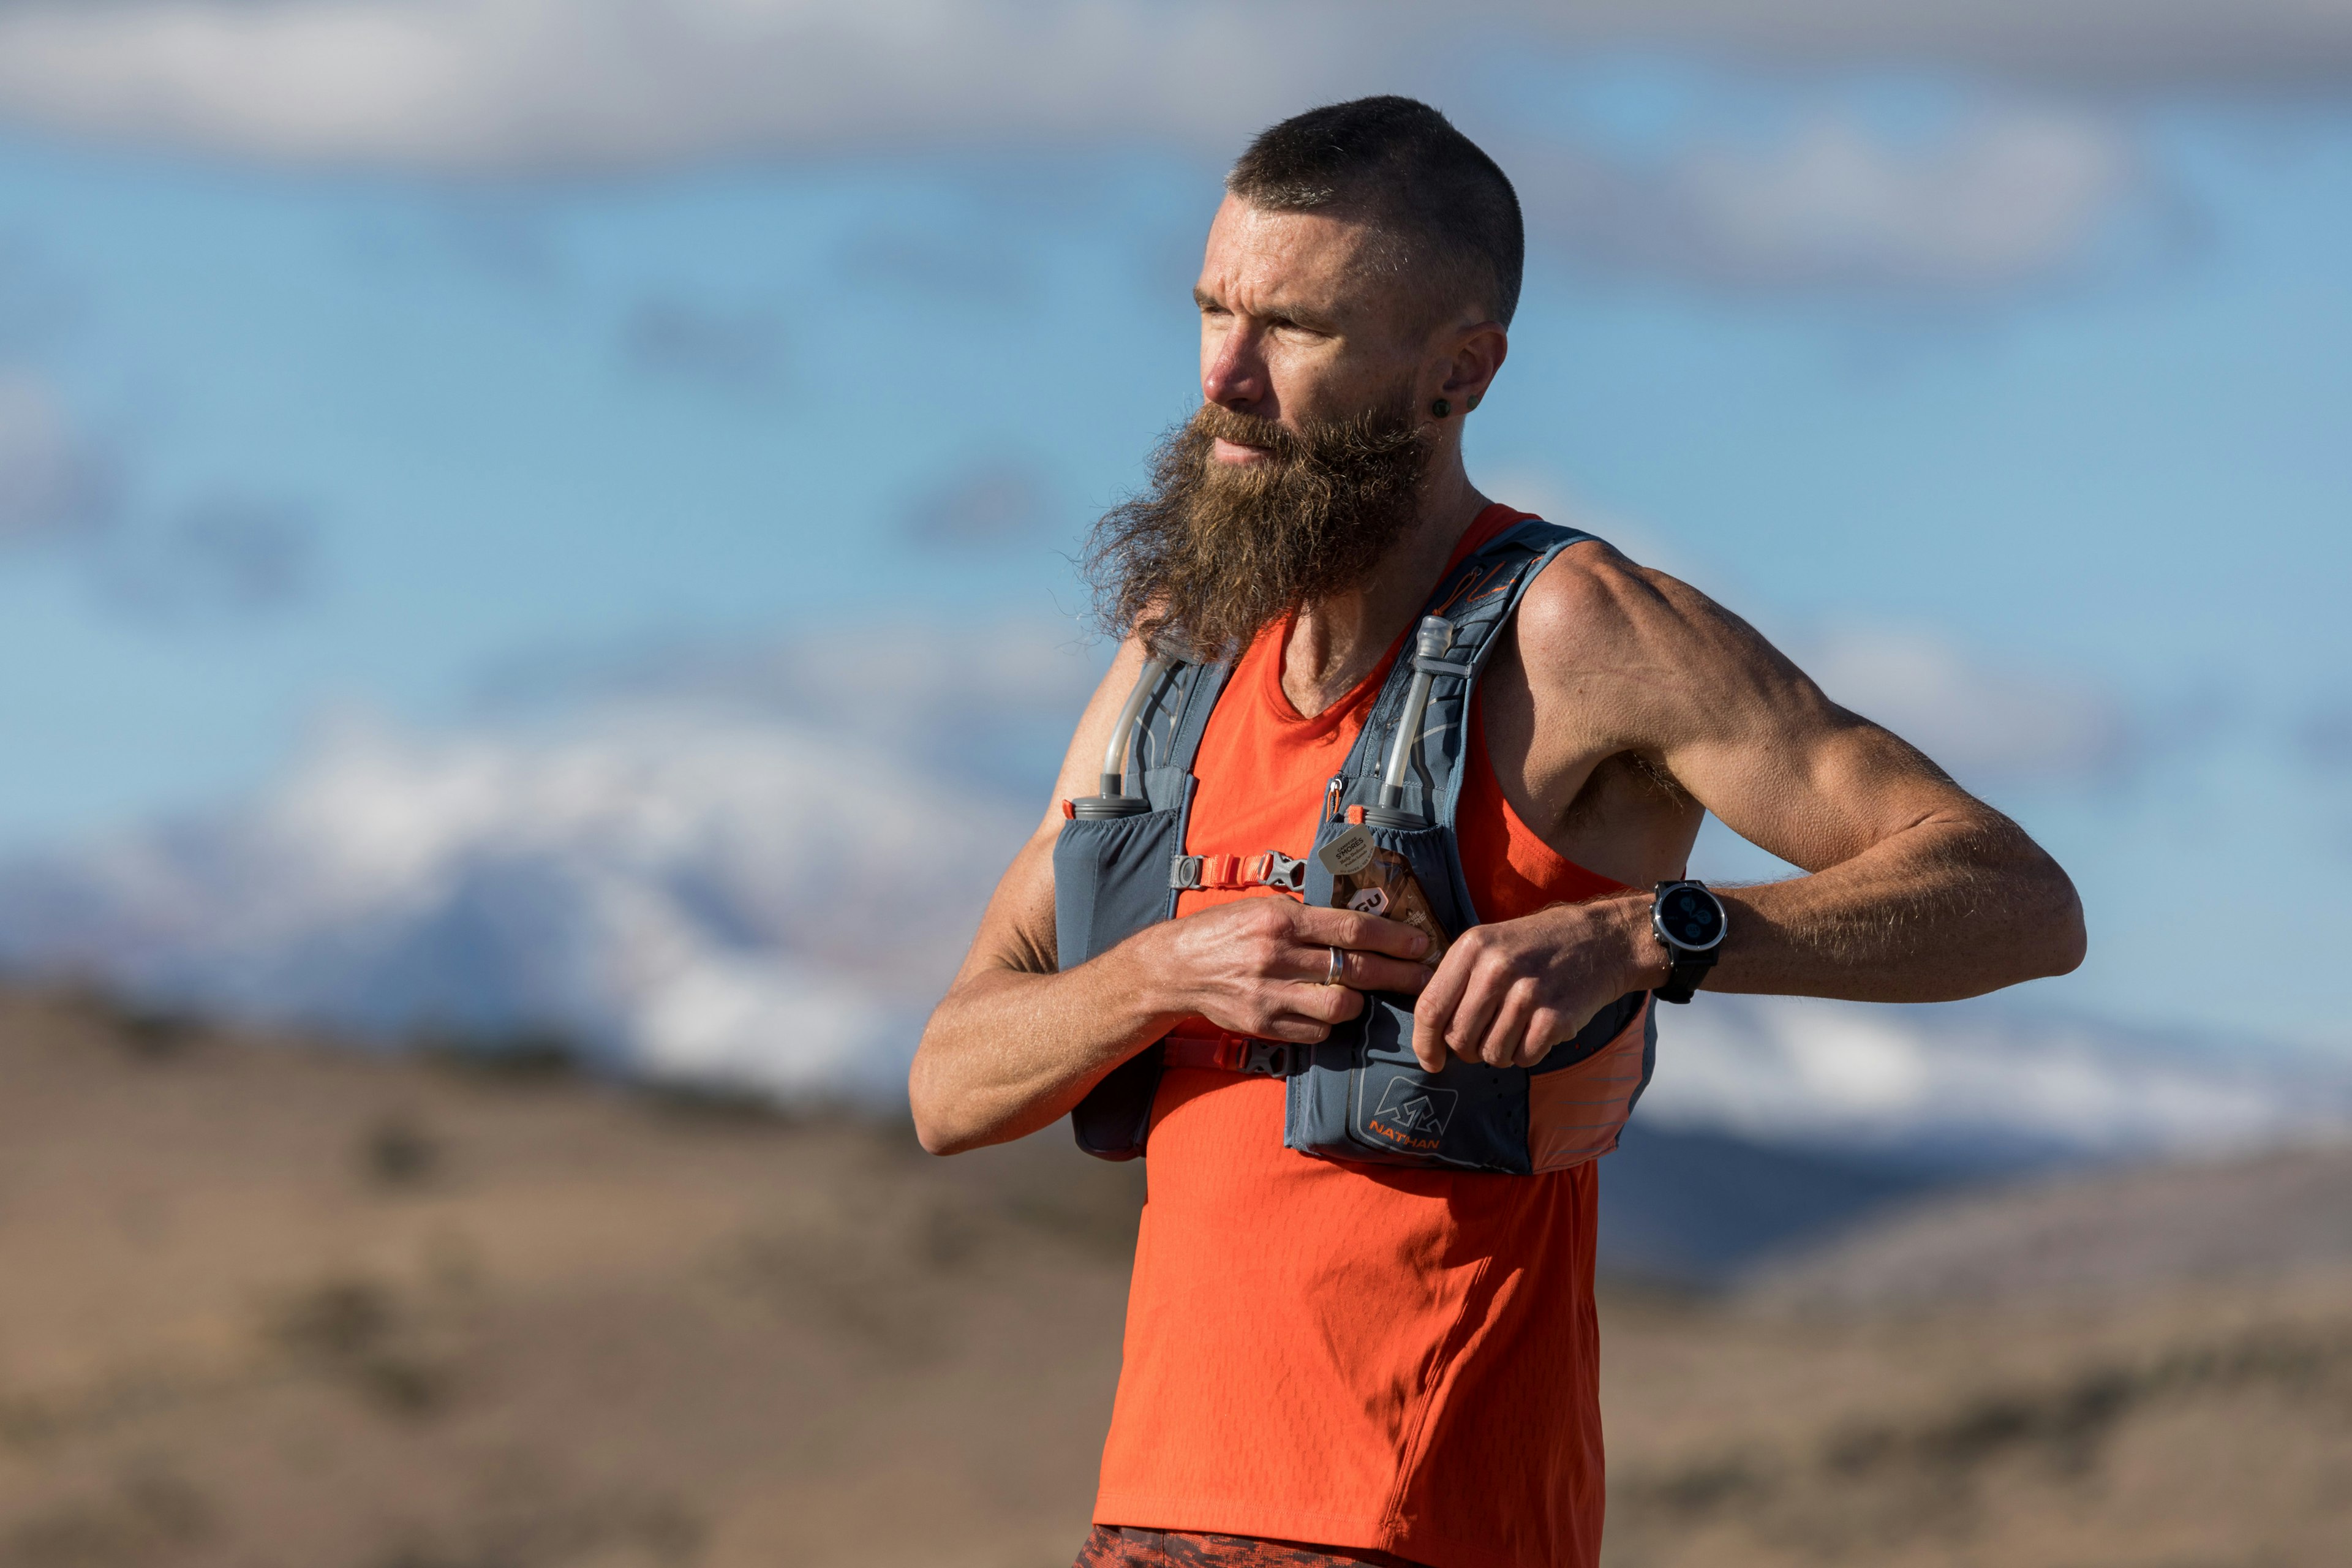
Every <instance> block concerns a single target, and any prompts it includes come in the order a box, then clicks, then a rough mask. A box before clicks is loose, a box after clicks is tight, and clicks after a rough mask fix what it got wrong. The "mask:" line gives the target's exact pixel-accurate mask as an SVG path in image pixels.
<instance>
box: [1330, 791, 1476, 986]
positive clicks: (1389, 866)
mask: <svg viewBox="0 0 2352 1568" xmlns="http://www.w3.org/2000/svg"><path fill="white" fill-rule="evenodd" d="M1316 858H1318V859H1319V860H1321V861H1322V862H1323V868H1324V869H1325V870H1327V871H1328V872H1330V873H1331V907H1332V908H1334V909H1340V910H1356V911H1357V912H1358V913H1359V914H1367V915H1380V916H1381V917H1382V918H1384V919H1387V920H1392V921H1399V922H1401V923H1402V924H1404V925H1409V926H1411V927H1412V928H1413V930H1415V931H1419V932H1421V933H1422V934H1423V936H1425V937H1427V938H1429V951H1428V952H1424V953H1423V954H1422V955H1421V962H1422V963H1426V964H1429V965H1431V966H1432V967H1434V966H1435V965H1436V963H1437V961H1438V960H1439V959H1441V958H1444V956H1445V949H1446V947H1447V945H1448V944H1449V943H1450V942H1451V941H1452V940H1453V939H1452V938H1450V937H1448V936H1447V935H1446V933H1445V928H1444V927H1443V926H1441V925H1439V924H1438V923H1437V916H1436V914H1435V912H1434V911H1433V910H1431V909H1430V906H1429V895H1428V894H1427V893H1424V892H1423V891H1422V887H1421V879H1420V878H1418V877H1415V876H1414V875H1413V874H1412V867H1411V866H1409V865H1407V864H1406V863H1405V858H1404V857H1403V856H1402V855H1400V854H1398V853H1397V852H1396V851H1395V850H1393V849H1383V848H1381V847H1380V846H1379V845H1378V844H1376V843H1374V842H1373V841H1372V831H1371V829H1370V828H1369V827H1366V826H1364V825H1363V824H1362V823H1360V822H1358V823H1350V824H1349V826H1347V827H1346V828H1345V829H1343V830H1342V831H1341V832H1339V834H1337V835H1336V836H1334V837H1333V838H1332V840H1331V842H1330V843H1328V844H1326V845H1325V846H1324V847H1322V849H1321V850H1320V851H1318V854H1317V857H1316Z"/></svg>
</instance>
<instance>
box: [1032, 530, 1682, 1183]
mask: <svg viewBox="0 0 2352 1568" xmlns="http://www.w3.org/2000/svg"><path fill="white" fill-rule="evenodd" d="M1592 537H1593V536H1592V535H1591V534H1589V533H1584V532H1581V531H1578V530H1576V529H1572V528H1563V527H1560V526H1559V525H1557V524H1554V523H1549V522H1544V521H1539V520H1537V519H1532V518H1530V519H1528V520H1527V521H1522V522H1520V523H1518V524H1517V525H1516V526H1515V527H1512V528H1510V529H1508V530H1507V531H1504V532H1503V533H1502V534H1500V535H1498V536H1497V537H1496V538H1495V539H1494V540H1492V541H1490V542H1488V543H1487V544H1486V546H1485V547H1484V548H1483V549H1480V550H1478V551H1476V552H1474V553H1473V554H1471V555H1470V556H1469V557H1468V558H1467V559H1465V560H1464V561H1463V562H1462V563H1459V564H1458V565H1456V566H1455V567H1454V569H1453V570H1452V571H1451V572H1449V573H1447V574H1446V575H1445V576H1444V579H1443V580H1441V581H1440V582H1439V584H1438V585H1437V590H1436V592H1435V593H1434V594H1433V595H1431V596H1430V601H1429V605H1428V608H1427V609H1426V610H1425V611H1424V612H1423V613H1424V616H1441V617H1443V618H1444V621H1445V622H1448V623H1450V624H1451V627H1452V631H1453V637H1452V640H1451V645H1450V647H1446V648H1445V649H1444V653H1443V657H1431V656H1430V654H1429V652H1428V651H1425V650H1424V651H1419V652H1417V651H1416V650H1415V648H1414V647H1407V648H1406V649H1405V651H1404V652H1403V653H1402V655H1401V656H1400V657H1399V658H1398V659H1397V661H1396V664H1395V667H1394V668H1392V669H1391V671H1390V673H1389V678H1388V680H1387V683H1386V684H1385V685H1383V686H1382V687H1381V692H1380V696H1379V698H1378V699H1377V700H1375V702H1374V703H1373V705H1372V710H1371V712H1370V714H1369V715H1368V716H1367V717H1366V719H1365V721H1364V728H1363V731H1362V733H1360V735H1359V736H1358V737H1357V738H1356V743H1355V746H1354V748H1353V749H1352V750H1351V751H1350V752H1349V755H1348V760H1347V763H1346V764H1345V766H1344V768H1343V770H1342V771H1341V772H1340V773H1339V774H1338V775H1337V776H1336V777H1334V778H1332V779H1331V780H1330V781H1329V782H1328V784H1327V785H1326V786H1325V789H1324V795H1323V811H1322V813H1321V816H1320V818H1319V820H1318V826H1317V828H1316V837H1315V842H1314V843H1313V844H1312V845H1310V846H1308V847H1307V853H1306V855H1305V857H1304V859H1303V862H1302V861H1300V860H1294V859H1292V858H1289V857H1288V856H1287V855H1286V854H1282V853H1279V852H1276V853H1272V854H1267V855H1261V856H1258V857H1255V858H1254V859H1252V860H1251V861H1250V862H1249V870H1248V872H1247V873H1246V874H1245V875H1244V881H1250V882H1257V883H1261V884H1263V885H1267V886H1276V887H1282V888H1286V889H1291V890H1293V891H1297V892H1300V893H1302V894H1303V895H1304V897H1305V899H1306V901H1307V903H1308V904H1310V905H1318V906H1319V905H1323V904H1328V903H1329V902H1330V899H1331V889H1332V877H1331V873H1330V872H1329V871H1328V870H1327V869H1326V868H1324V866H1323V863H1322V861H1321V859H1320V858H1318V852H1319V851H1320V850H1321V849H1322V848H1323V847H1324V846H1325V845H1327V844H1328V843H1329V842H1330V841H1331V840H1332V839H1333V838H1334V837H1337V836H1338V835H1339V833H1340V832H1342V831H1343V830H1344V829H1345V828H1346V827H1347V826H1348V823H1347V820H1346V819H1347V818H1348V817H1349V816H1350V815H1354V816H1359V817H1360V818H1361V819H1362V820H1364V821H1365V823H1366V824H1367V826H1370V829H1371V833H1372V837H1373V839H1374V841H1375V843H1376V844H1378V845H1379V846H1380V847H1383V848H1387V849H1392V850H1395V851H1397V852H1398V853H1399V854H1401V855H1402V856H1403V858H1404V859H1405V860H1406V862H1407V863H1408V864H1409V865H1410V866H1411V867H1412V871H1413V874H1414V875H1415V876H1416V877H1417V878H1418V879H1420V882H1421V885H1422V889H1423V891H1424V892H1425V893H1426V895H1427V896H1428V898H1429V900H1430V904H1431V908H1432V910H1433V913H1434V914H1435V915H1436V917H1437V919H1438V921H1439V922H1440V923H1441V924H1443V925H1444V928H1445V929H1446V930H1447V931H1452V932H1454V933H1456V934H1457V935H1458V934H1459V933H1461V932H1463V931H1466V930H1468V929H1469V928H1470V927H1471V926H1473V925H1475V924H1476V923H1477V921H1478V911H1477V910H1476V908H1475V905H1474V904H1473V902H1472V900H1471V897H1470V888H1469V883H1468V881H1467V879H1466V878H1465V876H1464V873H1463V868H1462V858H1461V855H1460V853H1459V851H1458V849H1457V847H1456V845H1455V842H1454V809H1455V806H1456V805H1457V804H1458V803H1459V801H1460V799H1461V795H1462V771H1463V763H1464V759H1465V755H1466V753H1467V748H1468V747H1469V746H1470V745H1471V744H1472V743H1474V738H1473V736H1472V734H1471V731H1470V711H1471V698H1472V695H1473V693H1474V692H1475V690H1476V689H1477V683H1478V678H1479V676H1480V675H1481V674H1482V673H1483V672H1484V671H1485V669H1486V661H1487V659H1488V658H1489V657H1490V656H1491V655H1492V653H1493V651H1494V648H1495V646H1496V633H1497V632H1498V631H1500V629H1501V628H1502V627H1503V626H1504V625H1505V624H1506V623H1507V621H1508V620H1509V619H1510V616H1511V614H1512V612H1513V611H1515V610H1516V609H1517V607H1518V603H1519V596H1520V595H1522V594H1524V593H1525V592H1526V591H1527V585H1528V584H1529V583H1531V582H1533V581H1534V580H1535V576H1536V574H1538V572H1540V571H1542V570H1543V568H1544V567H1546V566H1547V565H1549V564H1550V563H1551V560H1552V558H1553V557H1554V556H1556V555H1558V554H1559V552H1561V551H1563V550H1565V549H1567V548H1568V547H1569V546H1570V545H1572V544H1577V543H1580V542H1583V541H1585V540H1588V539H1591V538H1592ZM1229 673H1230V669H1229V668H1228V667H1227V666H1224V665H1221V664H1192V663H1181V662H1177V661H1173V660H1170V661H1155V662H1153V663H1151V664H1149V665H1147V666H1146V668H1145V670H1144V673H1143V676H1142V678H1141V679H1139V681H1138V682H1137V685H1136V688H1135V690H1134V692H1133V693H1132V694H1131V695H1130V696H1129V700H1128V702H1127V706H1126V708H1125V710H1123V711H1122V713H1121V715H1120V720H1119V723H1118V726H1117V729H1116V731H1115V732H1114V735H1113V739H1112V742H1111V755H1110V757H1108V758H1107V759H1106V762H1105V771H1104V773H1103V777H1102V794H1101V795H1097V796H1092V797H1088V798H1087V799H1083V800H1078V801H1074V802H1071V803H1069V804H1068V805H1067V806H1066V812H1067V813H1068V815H1069V818H1070V819H1069V820H1067V821H1066V822H1064V823H1063V825H1062V832H1061V836H1060V837H1059V838H1058V839H1057V840H1056V841H1055V846H1054V923H1055V941H1056V943H1057V946H1058V952H1059V963H1060V965H1061V967H1063V968H1065V969H1068V968H1073V967H1075V966H1076V965H1077V964H1079V963H1084V962H1085V961H1086V960H1087V958H1089V957H1092V956H1093V955H1094V954H1096V953H1098V952H1105V951H1107V950H1108V949H1109V948H1111V947H1113V946H1115V945H1117V944H1118V942H1123V941H1125V940H1126V939H1127V938H1128V937H1129V936H1132V935H1133V934H1135V933H1136V932H1137V931H1141V930H1143V929H1144V928H1145V927H1146V926H1149V925H1151V924H1153V923H1155V922H1157V921H1164V920H1169V919H1172V918H1173V917H1174V915H1175V913H1176V899H1177V895H1178V894H1179V893H1181V892H1182V891H1183V890H1184V889H1187V888H1190V887H1198V886H1202V858H1201V857H1198V856H1191V855H1187V854H1186V853H1185V842H1184V836H1185V829H1186V826H1187V822H1188V819H1189V817H1190V815H1191V810H1192V794H1193V789H1194V785H1195V783H1196V781H1195V779H1194V777H1193V775H1192V760H1193V757H1194V755H1195V753H1196V752H1198V751H1199V750H1200V745H1201V737H1202V732H1203V731H1205V730H1206V729H1207V727H1208V722H1209V714H1210V713H1211V711H1212V710H1213V709H1214V708H1215V707H1216V704H1217V699H1218V696H1219V694H1220V693H1221V692H1222V691H1223V689H1224V684H1225V678H1226V676H1227V675H1228V674H1229ZM1416 679H1426V686H1425V688H1424V689H1423V694H1422V700H1425V703H1426V707H1425V710H1424V716H1423V721H1422V723H1421V725H1420V726H1419V735H1418V744H1417V746H1416V745H1411V744H1410V738H1409V742H1408V746H1409V749H1408V752H1405V753H1402V754H1403V755H1406V756H1412V753H1417V758H1414V759H1413V761H1414V765H1412V767H1411V768H1410V776H1409V777H1408V778H1407V779H1406V780H1405V782H1404V784H1403V788H1402V791H1401V792H1400V791H1398V790H1395V789H1393V788H1392V789H1391V790H1390V791H1389V792H1388V795H1389V796H1390V798H1389V799H1388V800H1386V801H1385V802H1383V801H1382V799H1381V795H1382V789H1381V784H1382V776H1381V775H1382V762H1383V759H1386V758H1388V757H1389V756H1390V754H1391V752H1392V751H1393V750H1394V749H1395V746H1394V742H1396V740H1397V731H1398V729H1399V727H1400V724H1401V722H1402V721H1403V719H1404V716H1405V715H1406V714H1407V713H1408V712H1409V711H1411V710H1412V708H1413V707H1414V706H1416V701H1415V693H1414V691H1413V688H1414V685H1415V682H1416ZM1130 735H1131V736H1132V740H1131V742H1130V740H1129V736H1130ZM1351 806H1360V807H1363V808H1364V810H1363V811H1361V812H1358V813H1352V814H1351V813H1350V812H1349V807H1351ZM1224 885H1228V886H1230V885H1234V883H1232V882H1227V883H1225V884H1224ZM1364 1004H1365V1005H1364V1010H1363V1012H1362V1013H1361V1014H1360V1015H1359V1016H1357V1017H1355V1018H1353V1019H1350V1020H1349V1021H1348V1022H1346V1023H1343V1024H1340V1025H1339V1026H1337V1027H1335V1028H1334V1029H1333V1030H1332V1031H1331V1034H1330V1036H1329V1037H1328V1038H1327V1039H1325V1040H1324V1041H1322V1042H1321V1043H1320V1044H1318V1045H1314V1046H1294V1045H1288V1044H1285V1043H1282V1042H1278V1041H1270V1040H1256V1041H1248V1042H1244V1043H1243V1044H1244V1049H1243V1050H1242V1051H1241V1053H1240V1054H1239V1056H1238V1058H1237V1059H1236V1060H1234V1062H1233V1063H1232V1064H1231V1065H1232V1066H1233V1068H1234V1070H1237V1071H1242V1072H1255V1073H1265V1074H1271V1075H1274V1076H1278V1077H1281V1078H1283V1079H1286V1080H1287V1082H1286V1094H1287V1099H1286V1113H1285V1116H1284V1123H1283V1140H1282V1141H1283V1143H1284V1145H1285V1146H1286V1147H1287V1148H1291V1149H1296V1150H1297V1151H1299V1152H1301V1153H1305V1154H1312V1155H1315V1156H1318V1157H1319V1158H1323V1159H1329V1160H1351V1161H1362V1162H1369V1163H1377V1164H1405V1165H1430V1166H1440V1167H1446V1168H1450V1169H1454V1170H1467V1171H1496V1172H1503V1173H1511V1174H1517V1175H1526V1174H1529V1173H1538V1172H1543V1171H1551V1170H1561V1169H1565V1168H1567V1167H1569V1166H1570V1165H1576V1164H1580V1163H1583V1162H1585V1161H1587V1160H1590V1159H1592V1158H1594V1157H1595V1156H1597V1155H1600V1154H1604V1153H1607V1152H1609V1151H1610V1150H1611V1149H1613V1148H1614V1147H1616V1142H1617V1134H1618V1131H1620V1130H1621V1129H1622V1127H1623V1125H1624V1122H1625V1119H1626V1117H1627V1116H1628V1115H1630V1114H1631V1113H1632V1111H1633V1102H1634V1100H1637V1099H1639V1098H1640V1096H1641V1092H1642V1090H1643V1089H1644V1088H1646V1087H1647V1086H1648V1084H1649V1080H1650V1073H1651V1069H1652V1068H1653V1066H1654V1063H1655V1060H1656V1040H1657V1032H1656V1023H1655V1019H1654V1009H1653V1008H1652V1007H1651V1005H1649V1004H1650V998H1649V994H1648V993H1646V992H1635V993H1633V994H1630V995H1627V996H1623V997H1621V998H1619V999H1618V1000H1617V1001H1616V1002H1614V1003H1612V1004H1611V1005H1608V1006H1607V1007H1604V1008H1602V1009H1601V1013H1600V1015H1599V1016H1597V1017H1595V1018H1594V1019H1593V1020H1592V1021H1591V1023H1590V1024H1589V1025H1587V1026H1585V1027H1584V1029H1583V1030H1582V1031H1581V1032H1580V1033H1579V1034H1578V1035H1577V1036H1576V1037H1575V1038H1573V1039H1571V1040H1568V1041H1564V1042H1563V1043H1561V1044H1560V1045H1559V1046H1558V1047H1554V1048H1553V1050H1552V1051H1551V1053H1550V1054H1549V1056H1547V1057H1546V1058H1544V1059H1543V1061H1542V1062H1541V1063H1539V1064H1538V1065H1537V1066H1535V1067H1533V1068H1490V1067H1486V1066H1483V1065H1475V1064H1472V1063H1467V1062H1463V1061H1460V1060H1458V1059H1454V1058H1448V1059H1447V1060H1446V1063H1445V1066H1444V1069H1443V1070H1441V1071H1439V1072H1435V1073H1431V1072H1425V1071H1423V1069H1422V1068H1421V1066H1420V1064H1419V1062H1418V1061H1416V1060H1415V1059H1414V1057H1413V1054H1412V998H1410V997H1406V996H1398V995H1391V994H1383V993H1374V994H1368V995H1367V996H1366V997H1365V999H1364ZM1164 1067H1165V1052H1164V1050H1163V1047H1161V1046H1160V1045H1158V1044H1154V1045H1152V1046H1150V1047H1146V1048H1145V1049H1144V1050H1143V1051H1141V1052H1139V1054H1137V1055H1136V1056H1134V1057H1131V1058H1129V1059H1128V1060H1127V1061H1125V1062H1123V1063H1121V1064H1120V1065H1119V1066H1118V1067H1117V1068H1113V1069H1112V1070H1111V1072H1110V1073H1109V1074H1108V1075H1107V1076H1106V1077H1105V1078H1103V1079H1102V1080H1101V1081H1100V1082H1098V1083H1097V1084H1096V1085H1095V1087H1094V1089H1092V1090H1090V1091H1089V1092H1088V1093H1087V1097H1086V1099H1085V1100H1082V1101H1080V1103H1079V1104H1078V1106H1077V1109H1076V1110H1074V1111H1073V1112H1072V1113H1071V1118H1070V1120H1071V1126H1072V1130H1073V1131H1075V1132H1076V1136H1077V1141H1078V1146H1079V1147H1080V1148H1082V1149H1084V1150H1086V1152H1088V1153H1089V1154H1094V1155H1097V1156H1098V1157H1100V1158H1102V1159H1106V1160H1131V1159H1134V1158H1135V1157H1136V1156H1137V1155H1139V1154H1141V1153H1142V1152H1144V1143H1145V1141H1146V1139H1147V1137H1148V1136H1149V1134H1150V1125H1151V1105H1152V1100H1153V1098H1154V1097H1155V1095H1156V1094H1157V1093H1158V1091H1159V1087H1160V1074H1161V1072H1162V1070H1163V1069H1164Z"/></svg>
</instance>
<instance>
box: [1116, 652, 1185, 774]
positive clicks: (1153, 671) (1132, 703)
mask: <svg viewBox="0 0 2352 1568" xmlns="http://www.w3.org/2000/svg"><path fill="white" fill-rule="evenodd" d="M1169 662H1170V661H1169V660H1167V659H1164V658H1152V659H1146V660H1144V663H1143V673H1142V674H1141V675H1139V676H1137V677H1136V678H1135V689H1134V690H1132V691H1130V692H1129V693H1128V694H1127V701H1126V703H1125V705H1124V706H1122V707H1121V708H1120V709H1119V710H1118V723H1116V724H1114V725H1112V726H1111V729H1110V744H1109V746H1108V748H1106V749H1105V750H1104V752H1103V765H1102V793H1103V794H1104V795H1122V794H1124V793H1125V792H1126V785H1127V752H1128V747H1129V745H1130V744H1132V743H1133V742H1134V740H1135V729H1136V725H1137V724H1139V722H1141V721H1142V718H1143V705H1144V704H1145V703H1146V702H1149V701H1150V700H1151V694H1152V693H1153V692H1154V691H1156V690H1158V689H1160V677H1161V676H1164V675H1166V674H1167V673H1168V666H1169Z"/></svg>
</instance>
